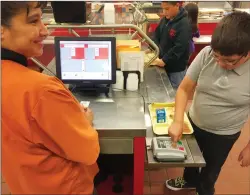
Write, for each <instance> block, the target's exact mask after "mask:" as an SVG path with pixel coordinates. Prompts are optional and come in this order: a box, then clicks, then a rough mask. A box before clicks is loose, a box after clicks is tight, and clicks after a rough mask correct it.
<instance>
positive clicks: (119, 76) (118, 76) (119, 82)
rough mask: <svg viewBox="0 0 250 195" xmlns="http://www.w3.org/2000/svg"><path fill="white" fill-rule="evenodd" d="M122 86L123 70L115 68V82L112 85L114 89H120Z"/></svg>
mask: <svg viewBox="0 0 250 195" xmlns="http://www.w3.org/2000/svg"><path fill="white" fill-rule="evenodd" d="M123 86H124V77H123V72H122V71H119V70H117V71H116V83H115V84H113V85H112V88H113V90H114V91H122V90H123Z"/></svg>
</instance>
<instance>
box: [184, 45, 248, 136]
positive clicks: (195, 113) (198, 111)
mask: <svg viewBox="0 0 250 195" xmlns="http://www.w3.org/2000/svg"><path fill="white" fill-rule="evenodd" d="M186 75H187V76H188V77H189V78H190V79H192V80H193V81H195V82H197V87H196V91H195V94H194V99H193V103H192V105H191V108H190V111H189V115H190V117H191V119H192V121H193V122H194V124H195V125H197V126H198V127H199V128H201V129H203V130H206V131H208V132H211V133H214V134H219V135H232V134H235V133H237V132H239V131H240V130H241V129H242V127H243V125H244V123H245V122H246V121H247V119H248V116H249V114H250V60H248V61H247V62H245V63H244V64H242V65H241V66H239V67H237V68H236V69H234V70H225V69H223V68H221V67H220V66H219V65H218V64H217V62H216V60H215V59H214V58H213V56H212V49H211V47H210V46H207V47H205V48H204V49H203V50H202V51H201V52H200V53H199V54H198V55H197V57H196V58H195V60H194V61H193V62H192V64H191V66H190V67H189V68H188V70H187V74H186Z"/></svg>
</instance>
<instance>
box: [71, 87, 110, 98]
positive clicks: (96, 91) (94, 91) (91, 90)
mask: <svg viewBox="0 0 250 195" xmlns="http://www.w3.org/2000/svg"><path fill="white" fill-rule="evenodd" d="M70 90H71V92H72V93H73V92H83V93H84V94H85V95H90V96H98V95H100V94H102V93H104V94H105V95H106V96H108V93H109V90H110V85H107V84H76V85H72V86H71V89H70Z"/></svg>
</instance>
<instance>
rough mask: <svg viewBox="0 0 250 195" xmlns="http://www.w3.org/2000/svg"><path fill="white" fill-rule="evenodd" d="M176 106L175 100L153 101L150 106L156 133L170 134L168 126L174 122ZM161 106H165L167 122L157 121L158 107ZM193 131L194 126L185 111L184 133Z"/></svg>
mask: <svg viewBox="0 0 250 195" xmlns="http://www.w3.org/2000/svg"><path fill="white" fill-rule="evenodd" d="M174 106H175V103H174V102H173V103H152V104H150V105H149V106H148V109H149V113H150V117H151V121H152V125H153V132H154V133H155V134H156V135H167V134H168V128H169V126H170V125H171V123H172V122H173V114H174ZM159 108H165V110H166V123H157V120H156V109H159ZM193 132H194V130H193V127H192V125H191V123H190V121H189V119H188V117H187V115H186V113H185V114H184V126H183V134H192V133H193Z"/></svg>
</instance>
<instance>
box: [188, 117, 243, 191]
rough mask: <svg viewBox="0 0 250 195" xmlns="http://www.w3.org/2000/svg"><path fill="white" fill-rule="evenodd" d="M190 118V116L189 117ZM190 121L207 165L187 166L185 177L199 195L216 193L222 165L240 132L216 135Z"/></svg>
mask: <svg viewBox="0 0 250 195" xmlns="http://www.w3.org/2000/svg"><path fill="white" fill-rule="evenodd" d="M189 119H190V118H189ZM190 122H191V124H192V126H193V129H194V136H195V138H196V140H197V143H198V145H199V147H200V150H201V152H202V153H203V157H204V159H205V161H206V167H204V168H202V169H201V171H199V168H185V170H184V179H185V180H186V181H187V182H188V184H190V185H192V186H196V191H197V192H198V193H199V195H214V192H215V189H214V185H215V182H216V180H217V178H218V176H219V174H220V171H221V167H222V166H223V164H224V162H225V161H226V159H227V156H228V154H229V152H230V150H231V148H232V147H233V145H234V143H235V141H236V140H237V139H238V138H239V136H240V132H239V133H236V134H234V135H216V134H213V133H209V132H207V131H204V130H202V129H200V128H199V127H197V126H196V125H195V124H194V123H193V122H192V120H191V119H190Z"/></svg>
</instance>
